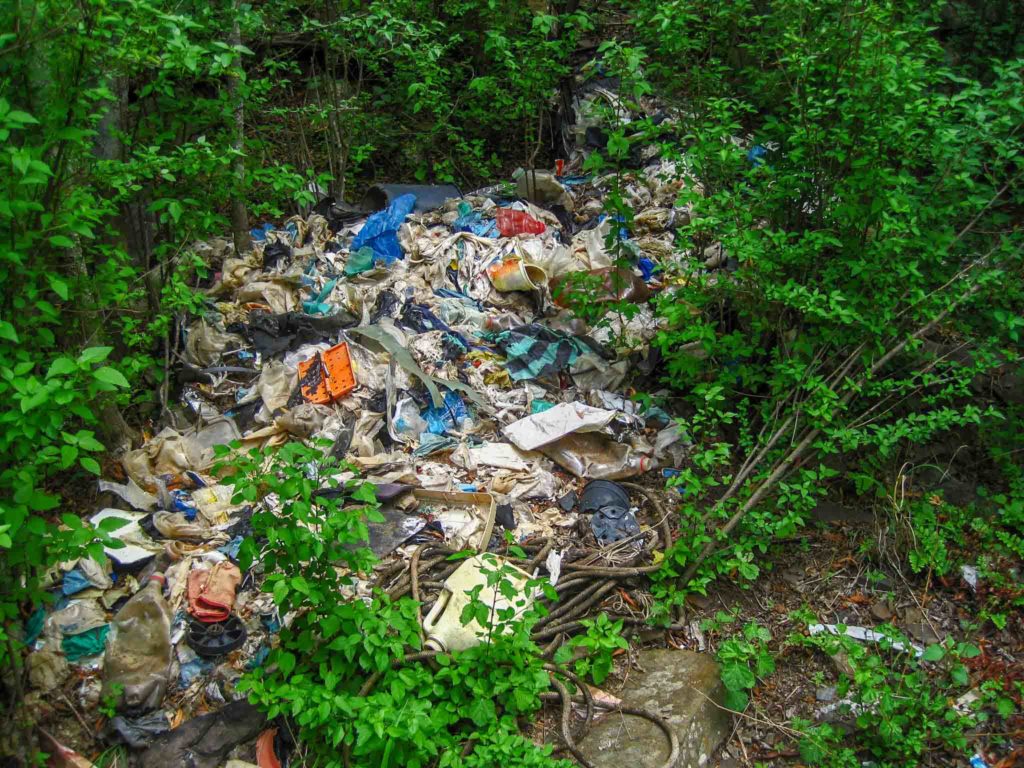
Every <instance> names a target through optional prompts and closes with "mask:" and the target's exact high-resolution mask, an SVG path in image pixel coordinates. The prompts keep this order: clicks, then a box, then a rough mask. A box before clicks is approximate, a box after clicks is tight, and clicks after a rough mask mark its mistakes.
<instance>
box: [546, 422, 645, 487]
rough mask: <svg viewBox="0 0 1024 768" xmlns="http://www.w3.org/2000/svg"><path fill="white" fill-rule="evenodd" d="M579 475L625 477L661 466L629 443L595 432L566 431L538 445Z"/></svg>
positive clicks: (603, 478)
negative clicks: (572, 432) (546, 443)
mask: <svg viewBox="0 0 1024 768" xmlns="http://www.w3.org/2000/svg"><path fill="white" fill-rule="evenodd" d="M539 450H540V452H541V453H543V454H544V455H545V456H547V457H548V458H549V459H551V460H552V461H554V462H555V463H557V464H558V465H559V466H561V467H563V468H565V469H567V470H569V471H570V472H572V474H574V475H576V477H586V478H589V479H592V480H623V479H625V478H627V477H636V476H637V475H642V474H643V473H644V472H648V471H650V470H652V469H657V468H658V462H657V461H656V460H655V459H653V458H651V457H650V456H645V455H643V454H642V453H639V452H638V451H636V449H634V448H633V446H631V445H628V444H626V443H620V442H615V441H614V440H612V439H611V438H609V437H607V436H605V435H602V434H598V433H596V432H580V433H574V434H571V435H567V436H565V437H563V438H561V439H559V440H556V441H555V442H553V443H549V444H548V445H545V446H543V447H542V448H540V449H539Z"/></svg>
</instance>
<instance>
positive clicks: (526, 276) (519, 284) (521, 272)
mask: <svg viewBox="0 0 1024 768" xmlns="http://www.w3.org/2000/svg"><path fill="white" fill-rule="evenodd" d="M487 276H488V277H489V278H491V284H492V285H494V287H495V288H497V289H498V290H499V291H501V292H502V293H506V292H508V291H535V290H537V289H538V288H541V287H543V286H544V285H546V284H547V282H548V273H547V272H545V271H544V270H543V269H542V268H541V267H538V266H537V265H536V264H527V263H526V262H524V261H523V260H522V259H506V260H505V261H502V262H499V263H498V264H495V265H494V266H492V267H489V268H488V269H487Z"/></svg>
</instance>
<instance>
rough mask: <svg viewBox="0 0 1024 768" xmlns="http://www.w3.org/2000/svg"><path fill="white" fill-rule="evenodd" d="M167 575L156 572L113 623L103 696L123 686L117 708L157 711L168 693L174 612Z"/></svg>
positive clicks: (104, 671)
mask: <svg viewBox="0 0 1024 768" xmlns="http://www.w3.org/2000/svg"><path fill="white" fill-rule="evenodd" d="M164 581H165V579H164V576H163V574H159V573H155V574H153V575H152V576H150V577H149V581H148V582H147V583H146V586H145V587H143V588H142V589H140V590H139V591H138V592H136V593H135V595H134V596H133V597H132V598H131V600H129V601H128V602H127V603H125V604H124V606H123V607H122V608H121V610H120V611H118V612H117V615H116V616H114V620H113V621H112V622H111V627H110V634H109V635H108V636H107V650H106V654H105V655H104V658H103V694H102V695H103V696H111V695H113V694H114V693H115V691H116V690H117V689H116V688H115V687H114V686H115V684H116V685H120V686H121V689H120V691H121V694H120V696H119V698H118V705H119V706H122V707H124V708H128V709H155V708H157V707H159V706H160V704H161V702H162V701H163V698H164V694H165V693H166V692H167V679H168V676H169V674H170V667H171V653H172V649H171V609H170V607H169V606H168V605H167V601H166V600H165V599H164V595H163V588H164Z"/></svg>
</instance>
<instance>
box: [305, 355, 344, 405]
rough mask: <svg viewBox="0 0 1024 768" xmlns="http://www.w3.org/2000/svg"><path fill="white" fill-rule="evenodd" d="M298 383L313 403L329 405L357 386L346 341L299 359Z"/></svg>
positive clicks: (306, 397) (308, 399)
mask: <svg viewBox="0 0 1024 768" xmlns="http://www.w3.org/2000/svg"><path fill="white" fill-rule="evenodd" d="M299 387H300V389H301V391H302V396H303V397H304V398H305V399H306V400H307V401H308V402H310V403H318V404H320V405H326V404H327V403H331V402H334V401H335V400H337V399H338V398H339V397H344V396H345V395H347V394H348V393H349V392H351V391H352V390H353V389H355V388H356V377H355V375H354V374H353V373H352V358H351V357H349V354H348V344H346V343H345V342H344V341H343V342H341V343H340V344H336V345H335V346H333V347H331V348H330V349H328V350H327V351H326V352H324V353H323V354H321V353H319V352H317V353H316V354H315V355H313V357H311V358H309V360H303V361H302V362H301V363H299Z"/></svg>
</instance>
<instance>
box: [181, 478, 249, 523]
mask: <svg viewBox="0 0 1024 768" xmlns="http://www.w3.org/2000/svg"><path fill="white" fill-rule="evenodd" d="M234 493H235V488H234V486H231V485H208V486H206V487H205V488H196V489H195V490H194V491H193V492H192V501H193V502H195V505H196V508H197V509H198V510H199V514H200V515H202V516H203V518H204V519H205V520H206V522H207V523H209V524H210V525H212V526H217V525H226V524H227V523H228V522H230V520H231V513H232V512H235V511H237V510H239V509H241V508H242V507H244V506H245V505H244V504H233V503H232V502H231V497H232V496H234Z"/></svg>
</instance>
